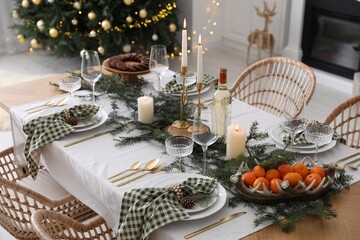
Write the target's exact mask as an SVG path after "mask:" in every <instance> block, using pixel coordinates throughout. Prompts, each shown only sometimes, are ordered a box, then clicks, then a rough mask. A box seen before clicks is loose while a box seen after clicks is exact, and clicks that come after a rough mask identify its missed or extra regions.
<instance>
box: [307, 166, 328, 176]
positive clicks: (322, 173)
mask: <svg viewBox="0 0 360 240" xmlns="http://www.w3.org/2000/svg"><path fill="white" fill-rule="evenodd" d="M310 173H317V174H319V175H320V177H321V179H323V178H324V177H325V175H326V173H325V170H324V168H323V167H322V166H319V165H317V166H315V167H313V168H312V169H311V170H310Z"/></svg>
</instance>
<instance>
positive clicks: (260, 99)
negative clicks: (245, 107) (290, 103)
mask: <svg viewBox="0 0 360 240" xmlns="http://www.w3.org/2000/svg"><path fill="white" fill-rule="evenodd" d="M315 84H316V78H315V75H314V73H313V71H312V70H311V69H310V68H309V67H308V66H307V65H305V64H303V63H301V62H299V61H296V60H293V59H289V58H285V57H270V58H266V59H263V60H260V61H258V62H256V63H254V64H253V65H251V66H249V67H248V68H247V69H245V71H243V72H242V73H241V74H240V75H239V77H238V78H237V80H236V81H235V83H234V84H233V86H232V87H231V88H230V92H231V94H232V96H233V97H235V98H237V99H239V100H241V101H244V102H246V103H248V104H250V105H253V106H255V107H257V108H260V109H262V110H264V111H266V112H269V113H271V114H273V115H276V116H280V115H281V113H282V110H283V104H284V99H285V98H287V97H288V96H289V95H302V96H303V97H304V99H306V102H307V103H309V101H310V99H311V97H312V95H313V93H314V90H315ZM302 106H303V105H302V104H301V103H300V102H299V105H298V106H296V107H295V108H294V113H293V114H292V115H293V116H297V115H298V114H299V113H300V111H301V109H302Z"/></svg>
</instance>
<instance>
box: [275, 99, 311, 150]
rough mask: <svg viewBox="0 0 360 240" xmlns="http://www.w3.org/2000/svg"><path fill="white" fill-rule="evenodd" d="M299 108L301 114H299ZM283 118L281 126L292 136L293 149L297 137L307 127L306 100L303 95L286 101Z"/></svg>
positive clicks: (291, 144)
mask: <svg viewBox="0 0 360 240" xmlns="http://www.w3.org/2000/svg"><path fill="white" fill-rule="evenodd" d="M299 108H300V112H299V113H298V109H299ZM296 113H298V114H296ZM281 117H282V123H281V126H282V128H283V129H284V130H285V131H286V132H287V133H289V134H290V146H291V147H293V145H294V144H295V136H296V135H297V134H298V133H301V132H303V131H304V130H305V128H306V126H307V108H306V99H305V98H304V97H303V96H301V95H290V96H288V97H287V98H286V99H285V102H284V108H283V112H282V115H281Z"/></svg>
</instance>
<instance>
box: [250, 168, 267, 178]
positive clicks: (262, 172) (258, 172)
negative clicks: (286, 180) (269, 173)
mask: <svg viewBox="0 0 360 240" xmlns="http://www.w3.org/2000/svg"><path fill="white" fill-rule="evenodd" d="M252 172H253V174H255V176H256V177H258V178H259V177H265V169H264V168H263V167H262V166H255V167H254V168H253V170H252Z"/></svg>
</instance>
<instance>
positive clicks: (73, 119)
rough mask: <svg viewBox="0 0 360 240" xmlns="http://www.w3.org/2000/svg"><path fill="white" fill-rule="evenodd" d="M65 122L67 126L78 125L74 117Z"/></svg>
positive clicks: (66, 119)
mask: <svg viewBox="0 0 360 240" xmlns="http://www.w3.org/2000/svg"><path fill="white" fill-rule="evenodd" d="M65 122H66V123H67V124H70V125H71V126H75V125H77V124H78V123H79V120H78V119H77V118H75V117H69V118H65Z"/></svg>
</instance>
